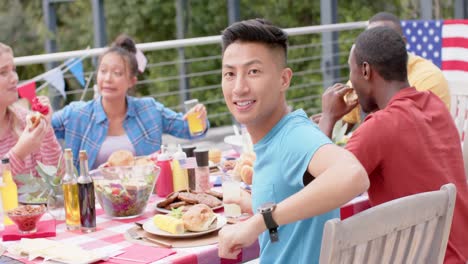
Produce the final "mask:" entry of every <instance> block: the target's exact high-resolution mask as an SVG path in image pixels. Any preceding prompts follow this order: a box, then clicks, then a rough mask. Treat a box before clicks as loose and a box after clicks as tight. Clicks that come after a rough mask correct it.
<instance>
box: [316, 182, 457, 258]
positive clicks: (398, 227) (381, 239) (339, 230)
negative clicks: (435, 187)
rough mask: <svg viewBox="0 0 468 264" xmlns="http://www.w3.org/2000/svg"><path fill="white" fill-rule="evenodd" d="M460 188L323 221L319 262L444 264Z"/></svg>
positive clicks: (391, 202)
mask: <svg viewBox="0 0 468 264" xmlns="http://www.w3.org/2000/svg"><path fill="white" fill-rule="evenodd" d="M455 196H456V187H455V185H453V184H452V183H449V184H446V185H444V186H442V188H441V190H439V191H433V192H425V193H419V194H415V195H410V196H407V197H403V198H400V199H396V200H393V201H389V202H386V203H383V204H380V205H378V206H375V207H372V208H370V209H368V210H366V211H363V212H361V213H359V214H356V215H354V216H352V217H350V218H348V219H346V220H343V221H340V220H339V219H331V220H328V221H327V222H326V223H325V228H324V233H323V239H322V249H321V252H320V263H321V264H325V263H327V264H328V263H359V264H361V263H383V264H384V263H442V262H443V260H444V256H445V251H446V248H447V241H448V236H449V233H450V227H451V225H452V217H453V209H454V206H455Z"/></svg>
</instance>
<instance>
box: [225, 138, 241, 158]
mask: <svg viewBox="0 0 468 264" xmlns="http://www.w3.org/2000/svg"><path fill="white" fill-rule="evenodd" d="M224 143H226V144H229V145H231V147H232V148H233V149H234V150H235V151H236V152H237V153H239V154H241V153H242V135H230V136H226V137H225V138H224Z"/></svg>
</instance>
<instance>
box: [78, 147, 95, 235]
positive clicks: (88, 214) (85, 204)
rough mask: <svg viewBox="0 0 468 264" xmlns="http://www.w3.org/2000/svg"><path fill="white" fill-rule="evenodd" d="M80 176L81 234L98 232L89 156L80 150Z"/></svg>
mask: <svg viewBox="0 0 468 264" xmlns="http://www.w3.org/2000/svg"><path fill="white" fill-rule="evenodd" d="M79 158H80V176H79V177H78V197H79V205H80V223H81V232H83V233H89V232H94V231H96V199H95V196H94V183H93V179H92V178H91V177H90V176H89V172H88V155H87V154H86V150H80V154H79Z"/></svg>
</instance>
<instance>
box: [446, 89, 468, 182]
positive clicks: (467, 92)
mask: <svg viewBox="0 0 468 264" xmlns="http://www.w3.org/2000/svg"><path fill="white" fill-rule="evenodd" d="M449 87H450V96H451V98H450V99H451V100H450V113H451V114H452V117H453V120H454V121H455V125H456V127H457V129H458V133H459V135H460V138H461V144H462V151H463V160H464V163H465V176H466V179H467V181H468V81H466V80H458V81H457V80H449Z"/></svg>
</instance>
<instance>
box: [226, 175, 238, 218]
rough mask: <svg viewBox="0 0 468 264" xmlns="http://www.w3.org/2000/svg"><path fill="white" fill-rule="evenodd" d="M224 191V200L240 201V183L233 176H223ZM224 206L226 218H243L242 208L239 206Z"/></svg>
mask: <svg viewBox="0 0 468 264" xmlns="http://www.w3.org/2000/svg"><path fill="white" fill-rule="evenodd" d="M222 189H223V200H237V201H238V200H240V196H241V191H240V181H239V180H237V179H236V178H235V177H234V176H233V175H232V174H229V173H224V174H223V176H222ZM223 205H224V215H225V216H226V217H233V218H236V217H239V216H241V214H242V212H241V208H240V206H239V205H238V204H226V203H223Z"/></svg>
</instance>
